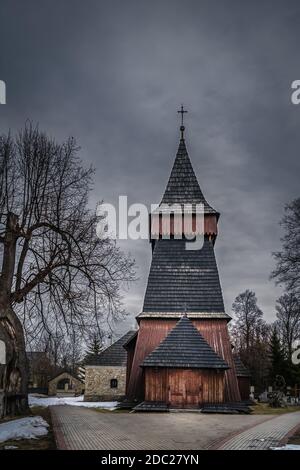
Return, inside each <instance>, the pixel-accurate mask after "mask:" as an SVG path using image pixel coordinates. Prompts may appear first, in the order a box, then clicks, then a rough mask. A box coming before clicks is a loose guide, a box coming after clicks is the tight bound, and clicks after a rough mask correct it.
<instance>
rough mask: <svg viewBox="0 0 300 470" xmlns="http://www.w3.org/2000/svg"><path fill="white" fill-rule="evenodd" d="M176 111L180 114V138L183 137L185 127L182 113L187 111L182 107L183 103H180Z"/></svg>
mask: <svg viewBox="0 0 300 470" xmlns="http://www.w3.org/2000/svg"><path fill="white" fill-rule="evenodd" d="M177 113H179V114H181V126H180V132H181V139H184V136H183V133H184V130H185V127H184V125H183V115H184V114H185V113H187V111H186V110H185V109H184V108H183V105H181V109H180V110H179V111H177Z"/></svg>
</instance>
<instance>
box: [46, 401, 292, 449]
mask: <svg viewBox="0 0 300 470" xmlns="http://www.w3.org/2000/svg"><path fill="white" fill-rule="evenodd" d="M51 413H52V420H53V430H54V433H55V437H56V441H57V447H58V448H59V449H74V450H75V449H97V450H138V449H143V450H159V449H165V450H166V449H168V450H176V449H179V450H180V449H182V450H185V449H190V450H192V449H195V450H201V449H209V448H218V445H219V444H220V442H222V443H223V442H225V439H229V438H231V437H232V436H233V435H236V434H237V433H239V432H243V431H244V430H245V429H247V428H249V427H250V428H251V427H252V426H256V425H258V424H260V423H263V422H267V421H268V420H270V416H261V415H260V416H259V415H216V414H213V415H208V414H201V413H191V412H184V413H181V412H180V413H124V412H123V413H122V412H97V411H95V410H90V409H87V408H81V407H75V406H74V407H72V406H64V405H63V406H52V407H51ZM272 421H273V420H272ZM299 421H300V419H299ZM299 424H300V422H299ZM293 426H294V421H293ZM247 432H248V431H247Z"/></svg>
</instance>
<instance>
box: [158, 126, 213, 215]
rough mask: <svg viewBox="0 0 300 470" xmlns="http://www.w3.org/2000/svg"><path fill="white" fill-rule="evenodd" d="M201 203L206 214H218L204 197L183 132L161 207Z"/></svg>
mask: <svg viewBox="0 0 300 470" xmlns="http://www.w3.org/2000/svg"><path fill="white" fill-rule="evenodd" d="M200 203H202V204H204V211H205V213H212V214H218V213H217V211H215V209H213V208H212V207H211V206H210V205H209V204H208V202H207V201H206V199H205V197H204V196H203V193H202V191H201V189H200V186H199V183H198V181H197V178H196V175H195V172H194V170H193V167H192V164H191V160H190V157H189V155H188V152H187V149H186V145H185V139H184V138H183V131H182V137H181V139H180V142H179V147H178V151H177V154H176V158H175V161H174V165H173V168H172V171H171V174H170V178H169V181H168V184H167V187H166V190H165V193H164V195H163V198H162V201H161V203H160V205H162V204H200Z"/></svg>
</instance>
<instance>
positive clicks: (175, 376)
mask: <svg viewBox="0 0 300 470" xmlns="http://www.w3.org/2000/svg"><path fill="white" fill-rule="evenodd" d="M168 392H169V404H170V405H171V406H172V407H173V408H184V405H185V387H184V383H183V381H182V377H181V374H180V372H179V373H178V370H177V369H169V373H168Z"/></svg>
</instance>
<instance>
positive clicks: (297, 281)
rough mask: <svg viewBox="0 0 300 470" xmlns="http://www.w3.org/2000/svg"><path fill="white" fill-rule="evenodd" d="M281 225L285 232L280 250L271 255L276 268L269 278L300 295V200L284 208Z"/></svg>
mask: <svg viewBox="0 0 300 470" xmlns="http://www.w3.org/2000/svg"><path fill="white" fill-rule="evenodd" d="M281 225H282V227H283V228H284V230H285V234H284V236H283V238H282V239H281V241H282V250H281V251H278V252H276V253H273V255H274V257H275V260H276V262H277V266H276V268H275V270H274V271H273V272H272V274H271V277H272V278H274V279H276V282H277V283H278V284H280V283H282V284H284V285H285V286H286V289H287V291H290V292H295V293H296V294H297V295H300V198H298V199H295V200H294V201H293V202H291V203H290V204H288V205H287V206H286V207H285V215H284V217H283V219H282V221H281Z"/></svg>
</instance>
